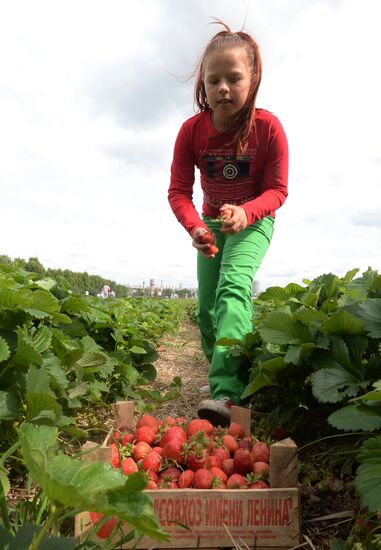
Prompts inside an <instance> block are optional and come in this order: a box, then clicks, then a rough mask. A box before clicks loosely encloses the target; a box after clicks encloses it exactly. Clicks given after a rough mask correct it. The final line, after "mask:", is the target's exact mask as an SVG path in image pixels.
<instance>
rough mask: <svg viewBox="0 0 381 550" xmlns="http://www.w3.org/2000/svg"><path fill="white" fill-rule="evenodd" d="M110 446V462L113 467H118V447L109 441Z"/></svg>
mask: <svg viewBox="0 0 381 550" xmlns="http://www.w3.org/2000/svg"><path fill="white" fill-rule="evenodd" d="M109 447H111V464H112V466H113V468H119V467H120V457H119V450H118V447H117V446H116V445H115V443H111V445H109Z"/></svg>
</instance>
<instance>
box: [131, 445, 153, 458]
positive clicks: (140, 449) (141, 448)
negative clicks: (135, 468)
mask: <svg viewBox="0 0 381 550" xmlns="http://www.w3.org/2000/svg"><path fill="white" fill-rule="evenodd" d="M150 451H152V447H151V446H150V445H148V443H146V442H145V441H140V442H139V443H137V444H136V445H135V446H134V448H133V449H132V451H131V454H132V456H133V458H134V459H135V460H136V462H138V460H141V459H142V458H144V457H145V456H146V455H148V453H149V452H150Z"/></svg>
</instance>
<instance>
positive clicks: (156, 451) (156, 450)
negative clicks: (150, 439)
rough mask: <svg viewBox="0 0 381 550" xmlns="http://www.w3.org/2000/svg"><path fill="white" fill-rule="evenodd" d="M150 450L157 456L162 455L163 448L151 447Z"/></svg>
mask: <svg viewBox="0 0 381 550" xmlns="http://www.w3.org/2000/svg"><path fill="white" fill-rule="evenodd" d="M152 450H153V451H154V452H155V453H157V454H158V455H161V456H162V454H163V448H162V447H152Z"/></svg>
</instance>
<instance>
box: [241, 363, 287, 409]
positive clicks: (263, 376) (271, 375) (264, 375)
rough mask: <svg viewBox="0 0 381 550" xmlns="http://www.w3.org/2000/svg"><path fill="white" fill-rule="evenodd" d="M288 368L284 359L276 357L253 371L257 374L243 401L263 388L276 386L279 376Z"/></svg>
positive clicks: (242, 397) (242, 396)
mask: <svg viewBox="0 0 381 550" xmlns="http://www.w3.org/2000/svg"><path fill="white" fill-rule="evenodd" d="M285 368H286V364H285V362H284V360H283V357H275V358H274V359H269V360H268V361H265V362H263V363H261V364H260V366H259V367H257V368H255V369H253V372H254V373H255V375H254V378H253V380H252V381H251V382H249V384H248V385H247V386H246V388H245V390H244V392H243V394H242V395H241V399H245V398H246V397H249V396H250V395H252V394H253V393H256V392H257V391H258V390H260V389H261V388H264V387H266V386H274V385H276V384H277V383H278V382H277V374H278V372H280V371H282V370H283V369H285Z"/></svg>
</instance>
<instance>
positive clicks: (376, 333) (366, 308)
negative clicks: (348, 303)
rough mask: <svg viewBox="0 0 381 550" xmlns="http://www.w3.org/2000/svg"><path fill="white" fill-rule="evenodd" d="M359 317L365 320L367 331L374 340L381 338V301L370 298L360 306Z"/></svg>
mask: <svg viewBox="0 0 381 550" xmlns="http://www.w3.org/2000/svg"><path fill="white" fill-rule="evenodd" d="M359 310H360V311H359V313H358V316H359V317H360V319H362V320H363V322H364V325H365V330H366V332H367V333H368V334H369V336H372V337H373V338H381V299H380V298H369V299H368V300H365V302H363V303H362V304H360V306H359Z"/></svg>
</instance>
